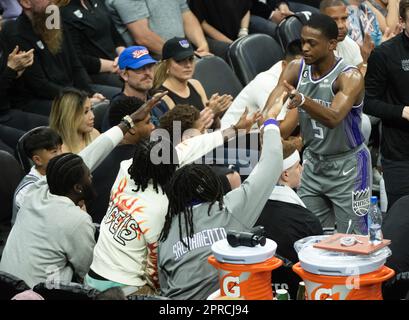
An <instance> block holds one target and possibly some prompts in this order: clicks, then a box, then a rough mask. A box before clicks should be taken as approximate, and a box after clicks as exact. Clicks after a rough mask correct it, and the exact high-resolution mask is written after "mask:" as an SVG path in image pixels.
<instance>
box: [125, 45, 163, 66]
mask: <svg viewBox="0 0 409 320" xmlns="http://www.w3.org/2000/svg"><path fill="white" fill-rule="evenodd" d="M156 62H157V61H156V60H155V59H153V58H152V57H151V56H150V55H149V51H148V49H146V48H145V47H142V46H132V47H128V48H126V49H125V50H124V51H122V52H121V54H120V55H119V59H118V65H119V69H121V70H124V69H126V68H128V69H139V68H142V67H143V66H145V65H147V64H152V63H156Z"/></svg>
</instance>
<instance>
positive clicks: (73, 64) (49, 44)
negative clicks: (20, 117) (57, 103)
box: [2, 0, 113, 116]
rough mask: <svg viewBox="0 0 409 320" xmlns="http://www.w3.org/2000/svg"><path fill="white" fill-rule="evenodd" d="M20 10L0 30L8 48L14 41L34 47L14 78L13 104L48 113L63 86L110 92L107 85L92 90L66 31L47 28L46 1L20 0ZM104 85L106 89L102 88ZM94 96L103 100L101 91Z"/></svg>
mask: <svg viewBox="0 0 409 320" xmlns="http://www.w3.org/2000/svg"><path fill="white" fill-rule="evenodd" d="M20 4H21V5H22V7H23V13H22V14H21V15H20V16H19V17H18V18H17V19H16V20H15V21H12V22H10V23H9V24H7V25H6V26H5V28H4V29H3V30H2V33H3V35H4V38H5V39H4V40H5V41H6V43H7V44H8V46H9V48H14V47H16V45H18V46H19V48H20V49H21V50H23V51H26V52H28V51H29V50H31V49H34V62H33V64H32V66H31V67H30V68H28V69H26V71H25V72H24V73H23V74H22V76H21V77H20V78H19V81H18V88H17V89H16V91H17V93H16V94H14V95H13V101H12V102H13V104H14V105H15V106H17V107H20V108H22V109H23V110H24V111H28V112H33V113H37V114H42V115H46V116H48V115H49V114H50V111H51V104H52V100H53V99H54V98H55V97H56V96H58V94H59V92H60V91H61V90H62V89H63V88H64V87H75V88H78V89H81V90H85V91H87V92H92V93H94V92H95V91H97V89H98V88H99V89H102V90H104V91H105V92H103V94H104V95H106V96H107V97H108V98H110V97H111V96H112V95H113V92H112V90H111V89H110V87H104V86H100V87H98V86H96V85H94V86H93V87H94V89H95V90H93V89H92V88H91V82H90V81H89V77H88V75H87V73H86V70H85V69H84V67H83V66H82V64H81V62H80V61H79V59H78V57H77V55H76V54H75V50H74V48H73V46H72V43H71V40H70V37H69V35H68V34H67V31H65V30H64V29H61V28H60V27H58V28H47V25H48V22H47V19H49V18H50V17H49V16H48V14H46V13H45V11H46V8H47V6H48V5H49V4H50V2H49V1H42V2H39V1H26V0H20ZM105 89H106V90H105ZM94 98H95V99H96V100H103V99H104V97H103V96H102V95H101V94H97V93H95V94H94Z"/></svg>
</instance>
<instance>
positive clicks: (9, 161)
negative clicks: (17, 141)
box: [0, 151, 24, 253]
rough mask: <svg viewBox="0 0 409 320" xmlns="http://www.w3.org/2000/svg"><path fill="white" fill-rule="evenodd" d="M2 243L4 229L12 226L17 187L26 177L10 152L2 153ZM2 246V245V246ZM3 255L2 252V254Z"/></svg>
mask: <svg viewBox="0 0 409 320" xmlns="http://www.w3.org/2000/svg"><path fill="white" fill-rule="evenodd" d="M0 168H1V170H0V203H1V210H0V235H1V238H0V242H1V241H5V239H3V232H6V230H4V229H8V228H7V227H9V226H10V221H11V215H12V206H13V196H14V191H15V190H16V188H17V185H18V184H19V183H20V181H21V179H22V178H23V176H24V172H23V170H22V169H21V168H20V165H19V163H18V162H17V160H16V159H15V158H14V157H13V156H12V155H11V154H10V153H8V152H6V151H0ZM0 246H1V244H0ZM0 253H1V252H0Z"/></svg>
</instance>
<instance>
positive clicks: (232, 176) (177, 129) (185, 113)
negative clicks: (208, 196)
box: [159, 104, 241, 194]
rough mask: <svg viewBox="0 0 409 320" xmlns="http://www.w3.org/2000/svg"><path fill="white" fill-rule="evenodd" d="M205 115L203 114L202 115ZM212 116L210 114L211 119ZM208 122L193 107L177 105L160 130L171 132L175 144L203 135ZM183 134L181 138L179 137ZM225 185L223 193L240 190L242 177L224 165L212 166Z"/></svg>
mask: <svg viewBox="0 0 409 320" xmlns="http://www.w3.org/2000/svg"><path fill="white" fill-rule="evenodd" d="M202 115H203V113H202ZM211 116H212V115H211V114H210V115H209V117H211ZM205 122H206V120H205V119H204V118H203V116H202V117H201V113H200V112H199V110H197V109H196V108H195V107H193V106H189V105H187V104H185V105H183V104H182V105H177V106H175V107H174V108H173V109H172V110H170V111H168V112H167V113H166V114H164V115H163V116H162V118H160V126H159V127H160V128H161V129H165V130H167V131H168V132H169V135H170V137H171V141H172V143H173V144H175V145H176V144H178V143H180V142H183V141H185V140H187V139H189V138H191V137H193V136H196V135H201V134H203V133H204V132H205V130H206V123H205ZM178 133H181V136H179V135H178ZM210 167H211V168H212V170H213V172H214V173H216V174H217V175H218V177H219V178H220V180H221V182H222V185H223V193H224V194H226V193H227V192H230V191H231V190H233V189H235V188H238V187H239V186H240V184H241V179H240V175H239V174H238V173H237V172H235V171H233V170H231V169H229V168H228V166H227V165H226V166H224V165H216V164H214V165H211V166H210Z"/></svg>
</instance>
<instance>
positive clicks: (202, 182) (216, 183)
mask: <svg viewBox="0 0 409 320" xmlns="http://www.w3.org/2000/svg"><path fill="white" fill-rule="evenodd" d="M166 195H167V196H168V199H169V206H168V212H167V214H166V218H165V225H164V227H163V230H162V233H161V235H160V238H159V239H160V241H165V240H166V239H167V237H168V235H169V230H170V226H171V224H172V219H173V218H175V217H178V221H179V238H180V241H181V242H182V243H183V244H184V246H186V247H188V248H189V249H190V245H189V241H188V243H187V244H186V243H185V242H184V240H183V236H182V216H183V217H184V222H185V225H184V227H185V230H186V234H187V236H188V237H189V238H192V237H193V235H194V229H193V210H192V208H193V206H194V205H196V204H198V203H203V202H210V205H209V209H208V211H207V213H208V215H210V210H211V209H212V206H213V205H214V204H215V203H216V201H217V202H218V203H219V209H220V210H222V209H223V195H224V193H223V185H222V182H221V180H220V178H219V177H218V176H217V175H216V174H215V173H214V172H213V171H212V169H211V168H210V167H209V166H207V165H198V164H189V165H186V166H184V167H182V168H181V169H179V170H178V171H176V173H175V174H174V176H173V177H172V179H171V181H170V182H169V185H168V186H167V188H166Z"/></svg>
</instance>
